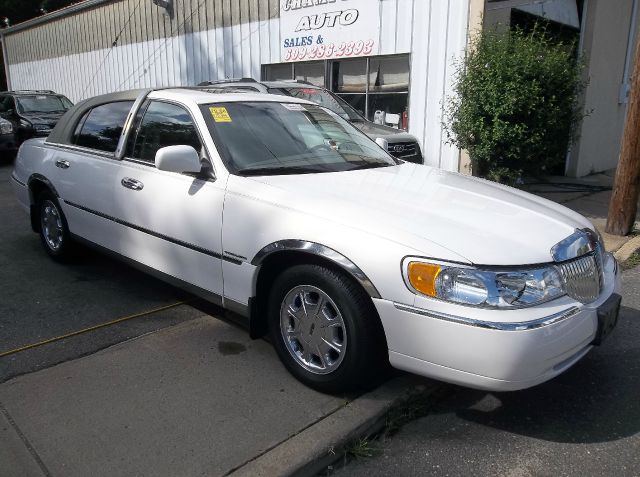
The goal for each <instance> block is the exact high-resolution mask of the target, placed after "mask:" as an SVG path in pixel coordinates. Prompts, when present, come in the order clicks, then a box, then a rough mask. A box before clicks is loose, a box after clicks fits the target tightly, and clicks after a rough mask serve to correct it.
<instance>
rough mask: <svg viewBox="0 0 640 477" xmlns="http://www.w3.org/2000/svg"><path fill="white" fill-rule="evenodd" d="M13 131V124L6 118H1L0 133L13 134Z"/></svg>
mask: <svg viewBox="0 0 640 477" xmlns="http://www.w3.org/2000/svg"><path fill="white" fill-rule="evenodd" d="M12 132H13V124H11V123H10V122H9V121H7V120H6V119H0V134H11V133H12Z"/></svg>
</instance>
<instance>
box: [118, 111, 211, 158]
mask: <svg viewBox="0 0 640 477" xmlns="http://www.w3.org/2000/svg"><path fill="white" fill-rule="evenodd" d="M178 145H186V146H193V148H194V149H195V150H196V151H198V152H200V149H201V148H202V145H201V143H200V137H199V136H198V132H197V130H196V127H195V125H194V124H193V120H192V119H191V115H190V114H189V113H188V112H187V111H186V110H185V109H184V108H182V107H180V106H178V105H175V104H170V103H163V102H160V101H152V102H151V103H150V104H149V107H148V108H147V110H146V111H145V113H144V117H143V118H142V122H141V123H140V126H139V127H138V131H137V133H136V135H135V137H134V138H131V136H130V143H129V145H128V147H127V156H129V157H131V158H134V159H140V160H143V161H148V162H151V163H153V162H154V161H155V157H156V152H157V151H158V149H160V148H162V147H166V146H178Z"/></svg>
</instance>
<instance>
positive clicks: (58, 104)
mask: <svg viewBox="0 0 640 477" xmlns="http://www.w3.org/2000/svg"><path fill="white" fill-rule="evenodd" d="M71 106H73V103H72V102H71V101H69V99H67V98H66V97H65V96H63V95H61V94H57V93H54V92H53V91H49V90H33V91H32V90H27V91H6V92H3V93H0V152H2V153H4V154H11V153H13V152H15V151H16V150H17V149H18V148H19V147H20V145H21V144H22V143H23V142H24V141H26V140H27V139H30V138H32V137H45V136H48V135H49V133H50V132H51V130H52V129H53V127H54V126H55V125H56V123H57V122H58V120H59V119H60V118H61V117H62V115H63V114H64V113H66V112H67V110H68V109H69V108H71Z"/></svg>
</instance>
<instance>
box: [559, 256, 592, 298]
mask: <svg viewBox="0 0 640 477" xmlns="http://www.w3.org/2000/svg"><path fill="white" fill-rule="evenodd" d="M558 269H559V270H560V274H561V275H562V280H563V282H564V288H565V291H566V292H567V295H569V296H570V297H571V298H573V299H574V300H577V301H579V302H581V303H591V302H592V301H595V300H596V299H597V298H598V296H599V295H600V289H601V286H602V251H601V249H600V247H598V248H597V249H596V250H595V251H594V252H593V253H590V254H589V255H583V256H582V257H580V258H576V259H575V260H571V261H569V262H564V263H561V264H559V265H558Z"/></svg>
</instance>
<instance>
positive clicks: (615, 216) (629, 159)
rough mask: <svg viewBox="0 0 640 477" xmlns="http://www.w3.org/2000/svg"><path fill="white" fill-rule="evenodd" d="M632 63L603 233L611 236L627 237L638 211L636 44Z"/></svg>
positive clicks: (639, 52) (639, 61)
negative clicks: (607, 213)
mask: <svg viewBox="0 0 640 477" xmlns="http://www.w3.org/2000/svg"><path fill="white" fill-rule="evenodd" d="M634 62H635V65H634V67H633V78H632V80H631V91H630V93H629V106H628V110H627V120H626V123H625V127H624V135H623V137H622V149H621V151H620V163H619V164H618V168H617V169H616V178H615V182H614V185H613V194H612V195H611V202H610V203H609V216H608V218H607V227H606V229H605V231H606V232H607V233H610V234H613V235H627V234H628V233H629V232H631V229H632V228H633V224H634V222H635V220H636V212H637V209H638V194H639V193H640V41H638V44H637V45H636V53H635V59H634Z"/></svg>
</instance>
